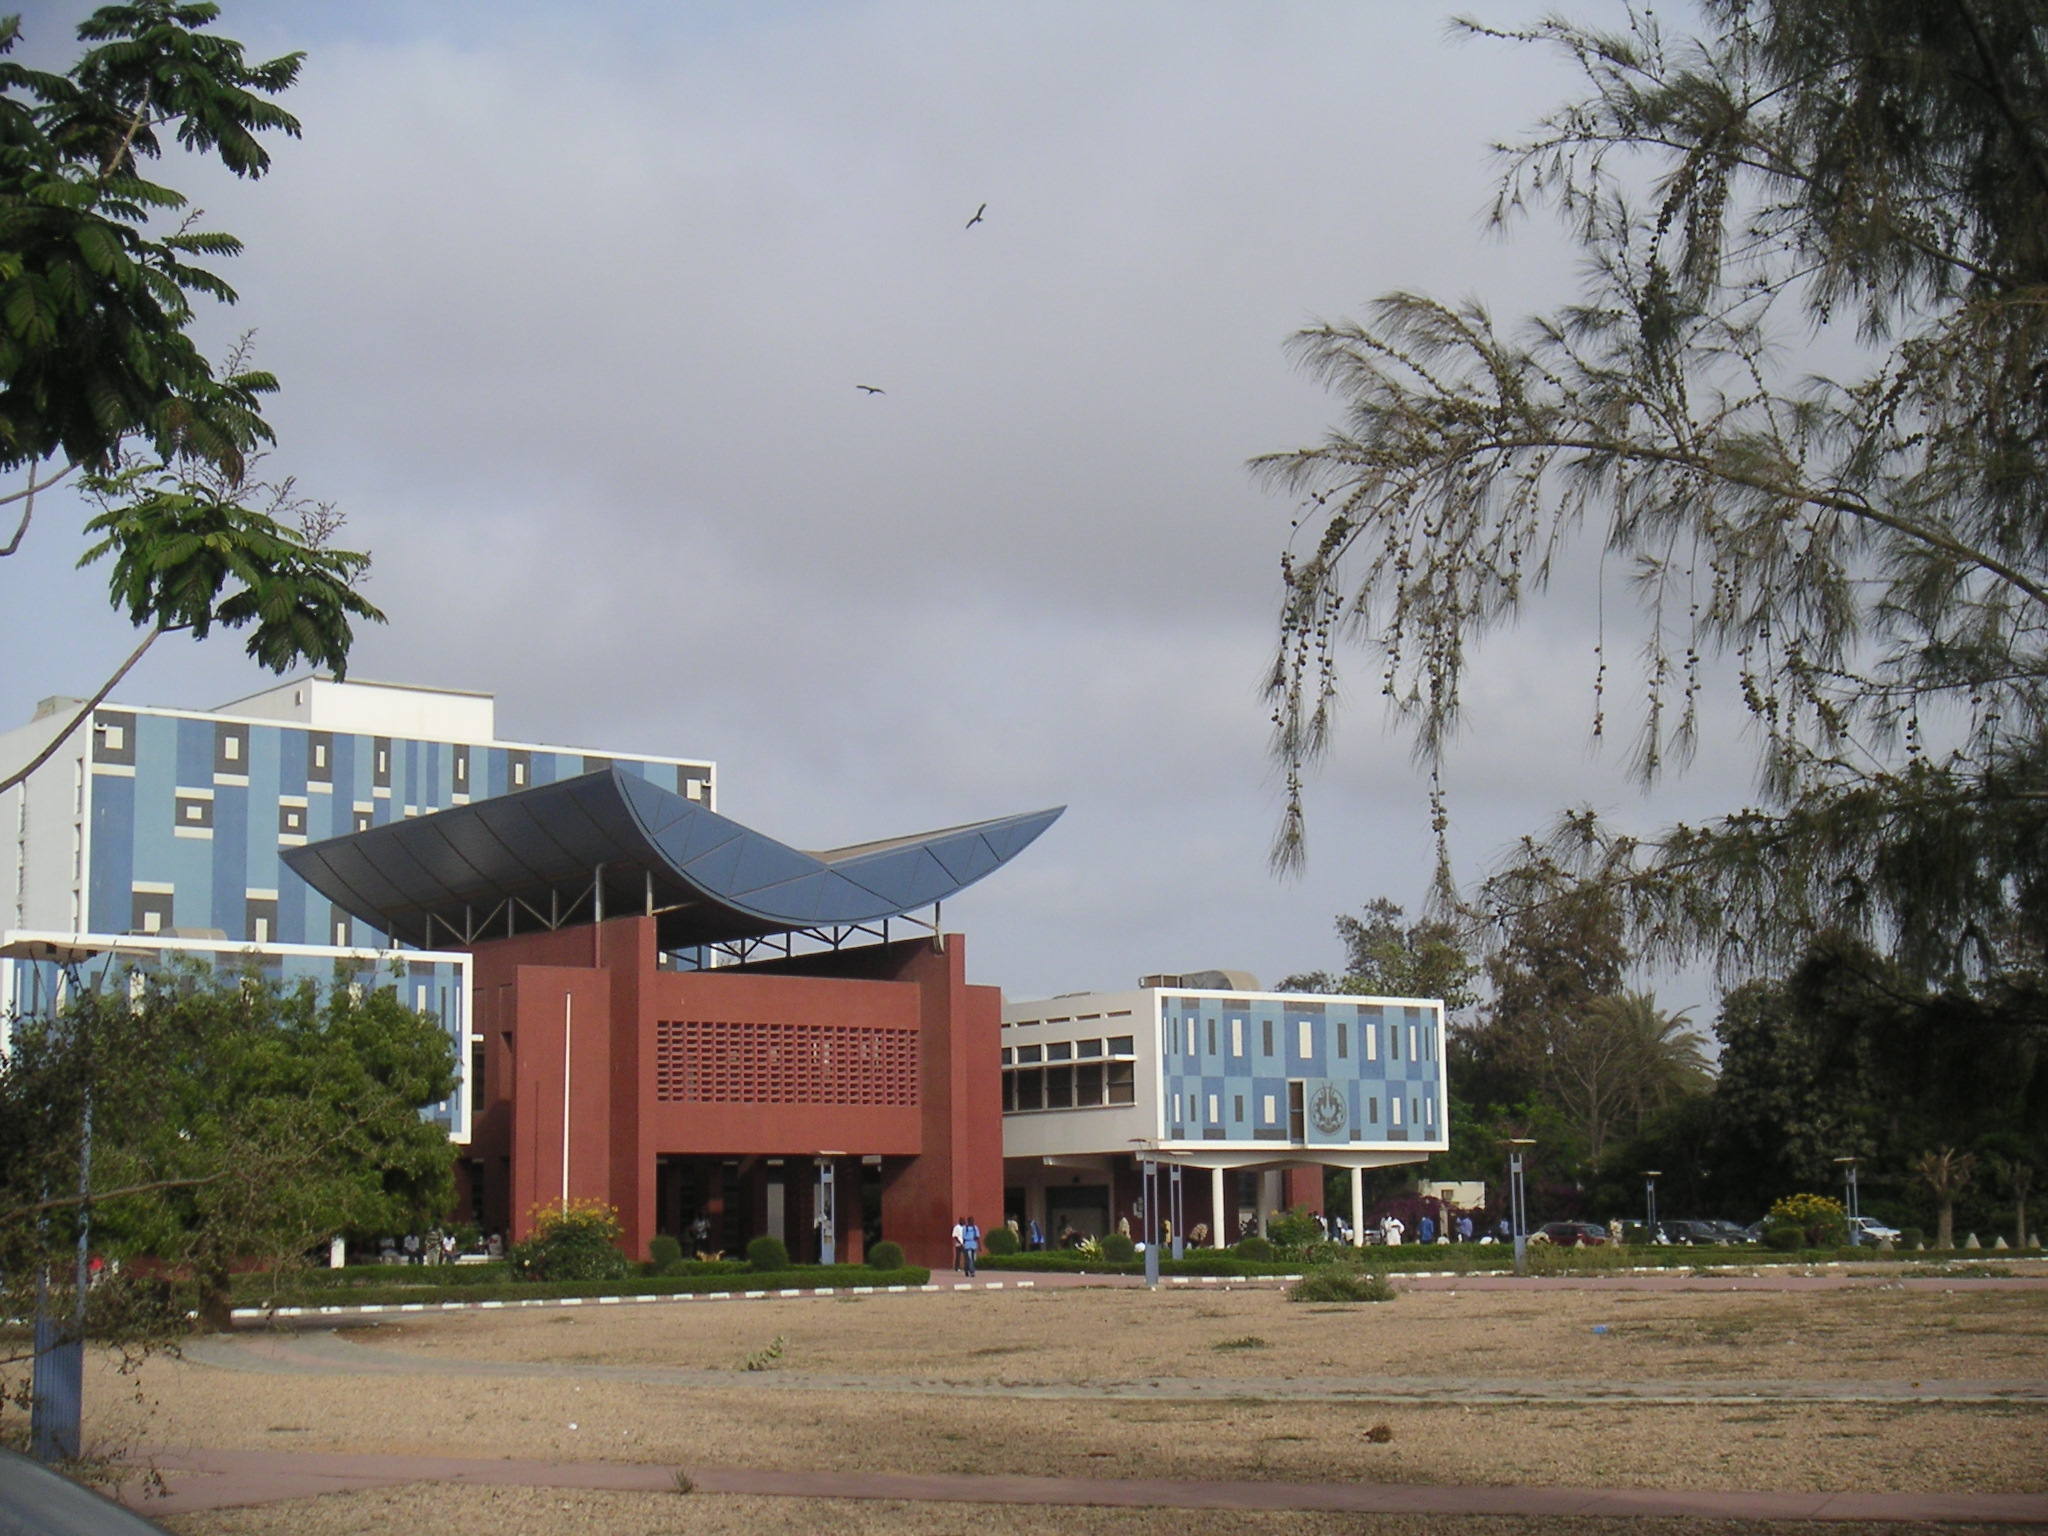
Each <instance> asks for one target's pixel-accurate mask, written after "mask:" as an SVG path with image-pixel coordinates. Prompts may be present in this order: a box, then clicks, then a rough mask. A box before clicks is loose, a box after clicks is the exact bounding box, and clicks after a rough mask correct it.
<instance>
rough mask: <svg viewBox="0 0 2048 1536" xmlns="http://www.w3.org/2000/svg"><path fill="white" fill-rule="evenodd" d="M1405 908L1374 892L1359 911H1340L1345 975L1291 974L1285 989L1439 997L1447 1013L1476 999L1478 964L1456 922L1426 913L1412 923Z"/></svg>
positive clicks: (1365, 995)
mask: <svg viewBox="0 0 2048 1536" xmlns="http://www.w3.org/2000/svg"><path fill="white" fill-rule="evenodd" d="M1403 919H1404V914H1403V912H1402V910H1401V908H1400V907H1399V906H1397V905H1395V904H1394V903H1393V902H1391V901H1389V900H1387V899H1386V897H1384V896H1377V897H1374V898H1373V899H1372V900H1371V901H1369V902H1367V903H1366V904H1365V909H1364V910H1363V911H1362V912H1360V913H1359V914H1358V915H1357V916H1356V917H1354V916H1352V915H1350V914H1349V913H1340V914H1339V915H1338V917H1337V937H1338V938H1339V939H1341V940H1343V943H1344V952H1345V957H1346V966H1345V971H1344V974H1343V975H1342V976H1331V975H1329V974H1328V973H1327V972H1324V971H1311V972H1308V973H1306V974H1304V975H1299V976H1289V977H1287V978H1286V979H1284V980H1283V981H1281V982H1280V984H1279V990H1280V991H1282V992H1346V993H1355V994H1357V995H1359V996H1362V997H1438V998H1442V999H1443V1003H1444V1009H1445V1011H1446V1012H1447V1013H1460V1012H1463V1011H1464V1010H1465V1009H1467V1008H1469V1007H1471V1006H1472V1004H1473V1003H1474V1002H1475V1001H1477V998H1476V997H1475V995H1474V993H1473V990H1472V982H1473V978H1474V977H1475V976H1477V975H1478V973H1479V968H1478V966H1476V965H1475V964H1473V962H1472V957H1471V955H1470V954H1469V953H1468V952H1467V949H1466V945H1465V940H1464V935H1463V934H1462V933H1460V932H1459V930H1458V927H1457V925H1456V924H1454V923H1449V922H1445V921H1443V920H1441V919H1435V918H1425V919H1423V920H1422V921H1420V922H1415V923H1409V922H1406V921H1404V920H1403Z"/></svg>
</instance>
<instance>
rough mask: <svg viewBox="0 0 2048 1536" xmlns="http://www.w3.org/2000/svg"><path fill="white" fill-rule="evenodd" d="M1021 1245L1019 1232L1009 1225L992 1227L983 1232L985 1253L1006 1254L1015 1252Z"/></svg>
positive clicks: (982, 1245) (983, 1249)
mask: <svg viewBox="0 0 2048 1536" xmlns="http://www.w3.org/2000/svg"><path fill="white" fill-rule="evenodd" d="M1019 1246H1021V1245H1020V1244H1019V1243H1018V1241H1017V1234H1016V1233H1014V1232H1012V1231H1011V1230H1010V1229H1009V1228H1008V1227H990V1228H989V1229H988V1231H987V1232H985V1233H983V1234H982V1239H981V1247H982V1251H983V1252H985V1253H992V1254H996V1255H998V1256H1004V1255H1008V1254H1012V1253H1015V1252H1016V1251H1017V1249H1018V1248H1019Z"/></svg>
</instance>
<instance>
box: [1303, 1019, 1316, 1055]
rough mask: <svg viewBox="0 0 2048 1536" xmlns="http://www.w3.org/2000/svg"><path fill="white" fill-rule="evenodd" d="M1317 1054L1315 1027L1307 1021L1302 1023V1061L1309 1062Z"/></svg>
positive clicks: (1304, 1020)
mask: <svg viewBox="0 0 2048 1536" xmlns="http://www.w3.org/2000/svg"><path fill="white" fill-rule="evenodd" d="M1315 1053H1316V1032H1315V1025H1313V1024H1311V1023H1310V1022H1309V1021H1308V1020H1307V1019H1303V1020H1302V1021H1301V1059H1302V1060H1303V1061H1307V1060H1309V1059H1310V1058H1311V1057H1313V1056H1314V1055H1315Z"/></svg>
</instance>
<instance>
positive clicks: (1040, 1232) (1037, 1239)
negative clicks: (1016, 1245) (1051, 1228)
mask: <svg viewBox="0 0 2048 1536" xmlns="http://www.w3.org/2000/svg"><path fill="white" fill-rule="evenodd" d="M1024 1233H1025V1240H1024V1246H1025V1247H1027V1248H1029V1249H1030V1250H1031V1251H1032V1252H1033V1253H1037V1252H1039V1251H1041V1250H1042V1249H1043V1248H1044V1247H1045V1229H1044V1228H1043V1227H1041V1226H1040V1225H1039V1224H1038V1218H1037V1217H1036V1216H1034V1217H1032V1218H1031V1220H1029V1221H1028V1222H1026V1223H1025V1224H1024Z"/></svg>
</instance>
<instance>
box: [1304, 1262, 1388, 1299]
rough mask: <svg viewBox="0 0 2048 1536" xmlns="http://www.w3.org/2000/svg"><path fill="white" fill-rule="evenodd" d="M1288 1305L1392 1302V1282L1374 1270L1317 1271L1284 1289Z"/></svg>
mask: <svg viewBox="0 0 2048 1536" xmlns="http://www.w3.org/2000/svg"><path fill="white" fill-rule="evenodd" d="M1287 1299H1288V1300H1289V1301H1334V1302H1353V1301H1392V1300H1393V1299H1394V1286H1393V1282H1391V1281H1390V1280H1388V1279H1387V1277H1386V1276H1385V1275H1383V1274H1380V1273H1379V1272H1378V1271H1377V1270H1365V1269H1319V1270H1317V1271H1316V1272H1315V1273H1314V1274H1312V1275H1304V1276H1303V1277H1302V1278H1301V1279H1299V1280H1297V1281H1295V1282H1294V1284H1292V1285H1290V1286H1289V1287H1288V1288H1287Z"/></svg>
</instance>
